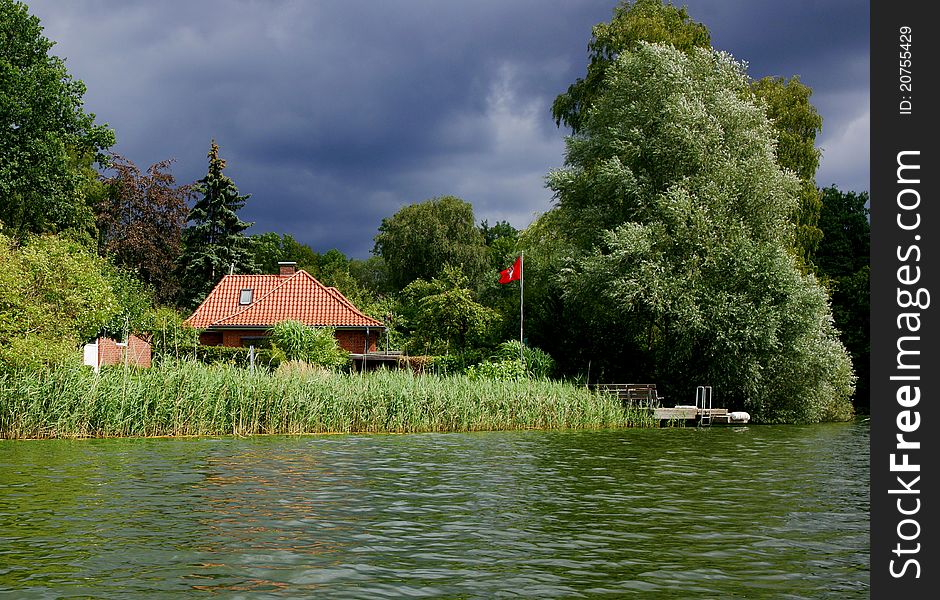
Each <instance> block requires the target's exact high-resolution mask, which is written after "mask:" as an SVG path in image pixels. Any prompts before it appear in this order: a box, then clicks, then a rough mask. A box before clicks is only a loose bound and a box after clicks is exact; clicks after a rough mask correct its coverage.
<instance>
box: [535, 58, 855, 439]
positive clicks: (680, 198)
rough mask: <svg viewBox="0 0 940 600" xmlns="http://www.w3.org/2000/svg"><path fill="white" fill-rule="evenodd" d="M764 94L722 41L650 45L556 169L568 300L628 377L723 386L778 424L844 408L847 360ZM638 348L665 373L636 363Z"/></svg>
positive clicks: (616, 78) (609, 85) (733, 399)
mask: <svg viewBox="0 0 940 600" xmlns="http://www.w3.org/2000/svg"><path fill="white" fill-rule="evenodd" d="M752 98H753V96H752V95H751V93H750V81H749V80H748V78H747V76H746V73H745V71H744V67H743V66H742V65H740V64H739V63H737V62H735V61H734V60H733V59H731V58H730V56H728V55H726V54H722V53H717V52H713V51H709V50H703V49H699V50H694V51H692V52H690V53H687V54H686V53H682V52H680V51H678V50H676V49H675V48H672V47H667V46H662V45H651V44H645V43H641V44H640V45H638V46H637V47H635V48H634V49H633V50H632V51H631V52H629V53H625V54H623V55H622V56H620V58H618V59H617V61H616V62H615V63H614V64H612V65H610V66H609V67H608V69H607V79H606V81H605V85H604V88H603V91H602V93H601V94H600V95H599V96H598V97H597V98H596V99H595V102H594V106H593V108H592V110H591V111H590V112H589V113H588V114H587V116H586V119H585V120H584V121H583V122H582V127H581V130H580V133H579V134H578V135H575V136H572V137H569V138H568V140H567V151H566V166H565V168H564V169H560V170H558V171H555V172H553V173H551V174H550V175H549V187H550V188H551V189H552V190H554V191H555V193H556V197H557V199H558V212H559V214H558V217H557V218H558V223H560V224H561V229H562V233H561V235H563V236H565V237H568V238H569V239H570V240H571V242H570V243H571V244H572V246H573V247H574V248H576V249H577V253H576V256H575V259H574V260H571V261H569V263H568V268H567V269H566V270H565V271H564V272H563V274H562V277H561V288H562V290H563V294H564V301H565V302H566V303H569V304H571V305H574V306H578V307H579V310H580V311H581V312H582V313H583V314H584V315H585V317H584V320H585V326H586V331H585V332H584V333H583V334H582V337H594V336H597V337H606V338H607V339H608V340H610V342H611V343H610V345H609V347H608V348H607V353H606V355H605V356H601V357H598V358H600V359H601V360H606V362H607V363H608V366H609V367H610V368H612V369H615V368H617V365H620V373H621V374H622V375H626V376H641V377H650V376H655V377H657V378H658V379H660V380H663V381H665V382H666V384H667V386H670V387H671V388H672V390H674V391H675V393H677V394H678V395H679V396H680V397H684V396H685V394H687V393H689V392H690V391H691V390H690V389H689V388H690V386H694V385H696V384H698V383H706V384H710V385H713V386H715V388H716V391H717V392H718V393H719V394H721V397H722V399H723V400H724V401H725V402H726V403H727V404H728V405H729V407H731V408H744V409H746V410H749V411H750V412H752V414H753V415H754V417H755V418H756V419H758V420H763V421H819V420H826V419H833V418H845V417H846V416H847V415H849V414H851V405H850V404H848V398H849V396H850V395H851V391H852V383H853V377H852V373H851V367H850V363H849V361H848V357H847V355H846V352H845V349H844V348H843V346H842V345H841V343H839V341H838V339H837V336H836V331H835V330H834V328H833V327H832V317H831V314H830V311H829V308H828V305H827V298H826V294H825V291H824V290H823V289H822V288H821V287H820V286H819V285H818V284H817V282H816V280H815V278H813V277H812V276H809V275H804V274H803V273H801V272H800V270H799V268H798V265H797V262H796V260H795V259H794V257H793V256H792V254H791V253H790V252H789V250H788V247H787V244H788V241H789V239H790V236H791V228H792V224H791V223H790V221H789V216H790V215H791V214H792V212H793V209H794V206H795V205H796V203H797V198H798V190H799V181H798V180H797V178H796V177H795V176H794V175H793V174H792V173H790V172H788V171H786V170H783V169H781V168H780V167H779V165H778V164H777V162H776V160H775V157H774V131H773V128H772V125H771V123H770V122H769V121H768V118H767V116H766V114H765V112H764V109H763V107H761V106H758V105H757V104H756V103H755V102H754V101H753V99H752ZM611 332H612V333H613V335H611ZM637 354H639V355H646V356H647V357H649V359H648V360H649V361H650V362H651V363H652V371H651V372H645V373H637V372H634V371H632V370H631V366H630V362H628V359H629V358H631V357H632V356H635V355H637ZM556 355H557V354H556Z"/></svg>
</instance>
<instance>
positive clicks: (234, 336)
mask: <svg viewBox="0 0 940 600" xmlns="http://www.w3.org/2000/svg"><path fill="white" fill-rule="evenodd" d="M263 334H264V332H261V331H259V330H257V329H226V330H223V331H221V332H219V331H206V332H203V333H202V334H200V336H199V343H200V344H203V345H206V346H219V345H221V346H229V347H230V348H238V347H240V346H242V338H243V337H258V336H260V335H263ZM336 341H337V342H339V345H340V348H343V349H344V350H346V351H347V352H353V353H356V354H359V353H361V352H362V350H363V348H364V347H365V343H366V332H365V330H364V329H338V330H336ZM378 341H379V332H378V331H375V330H370V331H369V352H375V350H376V344H377V343H378Z"/></svg>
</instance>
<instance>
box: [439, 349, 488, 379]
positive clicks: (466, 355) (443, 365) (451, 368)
mask: <svg viewBox="0 0 940 600" xmlns="http://www.w3.org/2000/svg"><path fill="white" fill-rule="evenodd" d="M481 362H483V351H482V350H479V349H473V350H466V351H464V352H454V353H452V354H448V355H446V356H435V357H434V360H433V361H432V363H431V364H432V365H433V366H434V368H436V369H437V371H438V372H439V373H440V374H442V375H456V374H458V373H464V372H466V370H467V369H469V368H470V367H472V366H473V365H476V364H479V363H481Z"/></svg>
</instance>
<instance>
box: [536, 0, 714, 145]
mask: <svg viewBox="0 0 940 600" xmlns="http://www.w3.org/2000/svg"><path fill="white" fill-rule="evenodd" d="M592 33H593V37H592V38H591V41H590V43H589V44H588V53H589V56H590V62H589V63H588V69H587V75H586V76H585V77H584V78H583V79H578V80H577V81H575V82H574V83H573V84H571V86H569V87H568V91H567V92H565V93H563V94H560V95H559V96H558V97H557V98H556V99H555V102H554V104H553V105H552V116H553V117H554V118H555V123H556V124H557V125H559V126H560V125H561V124H562V123H564V124H565V125H567V126H568V127H570V128H571V130H572V131H573V132H574V133H577V132H578V131H580V129H581V124H582V122H583V120H584V119H585V117H586V112H587V111H588V110H589V109H590V107H591V106H593V104H594V101H595V99H596V98H597V96H598V95H599V94H600V93H601V90H602V88H603V85H604V79H605V77H606V74H607V68H608V67H609V66H610V65H611V64H613V63H614V61H616V60H617V57H618V56H620V55H621V54H622V53H624V52H628V51H630V50H632V49H633V48H634V47H635V46H636V45H637V44H639V43H640V42H651V43H664V44H669V45H671V46H674V47H676V48H678V49H679V50H682V51H684V52H688V51H691V50H692V49H693V48H708V47H709V46H710V45H711V35H710V34H709V33H708V29H707V28H706V27H705V26H704V25H702V24H701V23H696V22H695V21H693V20H692V19H691V18H690V17H689V14H688V13H687V12H686V10H685V7H681V8H677V7H675V6H673V5H672V4H668V3H667V4H663V2H662V0H636V1H635V2H632V3H631V2H628V1H621V2H620V4H618V5H617V6H616V7H614V16H613V18H612V19H611V21H610V23H598V24H597V25H595V26H594V28H593V29H592Z"/></svg>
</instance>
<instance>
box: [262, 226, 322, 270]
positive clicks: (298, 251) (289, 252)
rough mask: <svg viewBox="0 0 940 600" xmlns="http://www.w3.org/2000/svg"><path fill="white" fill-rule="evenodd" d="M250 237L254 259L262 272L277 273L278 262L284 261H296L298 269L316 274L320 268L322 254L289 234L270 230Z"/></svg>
mask: <svg viewBox="0 0 940 600" xmlns="http://www.w3.org/2000/svg"><path fill="white" fill-rule="evenodd" d="M249 237H250V239H251V244H250V246H251V252H252V261H253V262H254V264H255V266H256V267H257V268H258V270H260V271H261V272H262V273H277V272H278V266H277V263H279V262H284V261H290V262H295V263H297V268H298V269H303V270H304V271H306V272H308V273H310V274H311V275H314V276H316V274H317V273H318V272H319V270H320V255H319V254H317V253H316V252H314V250H313V249H312V248H310V246H308V245H307V244H302V243H300V242H298V241H297V240H296V239H294V237H293V236H291V235H289V234H286V233H285V234H283V235H281V234H277V233H274V232H268V233H259V234H255V235H252V236H249Z"/></svg>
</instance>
